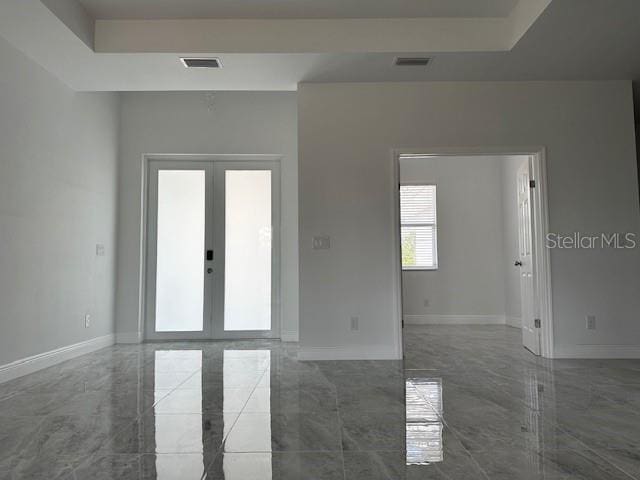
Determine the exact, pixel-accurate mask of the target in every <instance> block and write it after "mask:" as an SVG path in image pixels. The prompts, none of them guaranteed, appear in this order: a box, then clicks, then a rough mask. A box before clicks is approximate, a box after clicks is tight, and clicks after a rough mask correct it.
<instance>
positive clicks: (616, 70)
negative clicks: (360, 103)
mask: <svg viewBox="0 0 640 480" xmlns="http://www.w3.org/2000/svg"><path fill="white" fill-rule="evenodd" d="M105 1H106V0H105ZM113 1H117V0H113ZM130 1H134V0H130ZM181 1H188V0H181ZM238 1H240V0H238ZM264 1H268V0H264ZM293 1H297V0H292V2H293ZM301 1H302V0H301ZM364 1H366V0H363V2H364ZM612 1H613V0H553V1H551V3H550V4H549V3H548V2H546V3H545V0H521V1H520V2H519V3H518V5H517V6H516V7H515V9H514V11H512V12H511V13H510V15H509V17H507V18H497V19H496V18H485V17H478V18H458V19H451V18H445V19H442V18H424V19H419V18H418V19H396V20H381V19H363V18H359V19H333V20H331V19H306V20H295V19H290V20H269V19H260V20H249V19H244V20H242V19H241V20H220V19H217V20H206V19H205V20H176V19H173V20H149V21H144V20H142V21H141V20H131V19H125V20H98V21H97V22H96V21H94V20H93V19H92V18H91V17H90V16H89V15H87V14H86V11H84V9H80V10H78V9H77V8H74V6H75V7H78V4H77V3H76V1H75V0H42V1H41V0H0V36H2V37H4V38H5V39H6V40H8V41H9V42H10V43H12V44H13V45H14V46H15V47H16V48H18V49H19V50H21V51H22V52H24V53H25V54H26V55H27V56H29V57H30V58H32V59H33V60H34V61H36V62H37V63H39V64H40V65H41V66H42V67H44V68H45V69H47V70H49V71H50V72H51V73H53V74H54V75H56V76H57V77H58V78H60V79H61V80H62V81H63V82H65V83H66V84H68V85H69V86H70V87H72V88H74V89H76V90H79V91H126V90H153V91H167V90H172V91H176V90H207V91H210V90H295V89H296V88H297V86H298V83H299V82H387V81H402V82H406V81H452V80H453V81H484V80H487V81H505V80H507V81H521V80H631V79H639V78H640V28H638V25H640V0H615V6H616V8H611V2H612ZM474 2H477V3H481V0H474ZM536 4H537V7H538V10H537V11H534V12H533V14H532V12H531V10H527V9H526V8H525V9H523V8H522V7H523V6H524V7H528V8H531V7H532V6H536ZM45 5H47V6H45ZM518 11H519V13H520V15H516V14H517V13H518ZM54 12H55V13H54ZM518 19H520V21H516V20H518ZM523 19H524V20H523ZM218 22H221V23H218ZM220 26H222V27H223V28H226V29H227V30H226V31H227V32H229V35H226V34H221V30H220V29H219V28H218V27H220ZM350 26H355V27H357V28H358V29H359V30H358V31H357V32H356V31H354V30H352V29H350ZM192 27H193V28H192ZM243 29H244V32H247V33H249V34H250V35H245V34H244V33H243ZM327 29H333V32H334V33H336V34H337V33H339V34H341V35H344V36H343V37H342V38H337V36H336V35H334V34H329V33H327V32H328V30H327ZM385 29H386V31H385ZM390 29H391V30H393V29H396V30H395V31H396V32H397V33H398V34H397V35H392V34H391V30H390ZM411 29H413V30H411ZM95 32H97V33H98V34H97V35H95V36H94V33H95ZM245 37H246V38H245ZM185 42H187V43H185ZM192 49H193V50H192ZM191 54H201V55H211V56H217V57H220V58H221V59H222V62H223V65H224V68H221V69H215V70H213V71H207V70H204V71H203V70H198V69H196V70H188V69H185V68H184V67H183V66H182V64H181V63H180V61H179V57H180V56H181V55H185V56H190V55H191ZM399 55H407V56H418V55H425V56H429V57H431V58H432V59H433V61H432V62H431V63H430V64H429V66H427V67H426V68H422V67H417V68H415V67H395V66H394V65H393V60H394V58H395V57H396V56H399Z"/></svg>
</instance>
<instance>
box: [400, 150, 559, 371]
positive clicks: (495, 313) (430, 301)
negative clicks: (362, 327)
mask: <svg viewBox="0 0 640 480" xmlns="http://www.w3.org/2000/svg"><path fill="white" fill-rule="evenodd" d="M395 158H396V167H397V168H396V178H397V180H398V182H397V184H398V190H397V192H396V197H397V203H396V206H397V218H398V222H397V225H398V231H397V244H398V248H397V250H398V253H397V255H398V264H399V265H400V266H399V270H400V271H399V274H398V276H399V294H398V297H399V298H400V299H401V305H400V311H401V318H402V325H403V327H404V328H403V335H401V337H402V338H403V340H404V351H405V360H406V358H407V353H408V352H407V350H409V351H410V350H411V346H412V344H411V342H412V338H411V332H412V331H413V330H416V331H422V330H424V332H427V333H429V334H433V335H444V336H445V337H446V336H449V338H452V337H451V336H455V335H456V332H462V334H469V333H470V332H471V331H473V332H474V333H473V335H475V336H483V335H487V336H491V335H492V334H495V335H498V336H500V335H503V336H504V337H505V338H508V339H509V341H510V342H511V343H514V342H516V341H517V342H518V344H519V345H520V347H519V348H520V349H521V350H522V349H526V350H527V351H529V352H530V353H531V354H533V355H539V356H544V357H552V356H553V347H552V346H553V325H552V316H551V293H550V279H549V252H548V250H547V248H546V244H545V241H546V236H547V233H548V227H547V224H548V220H547V218H548V213H547V203H546V179H545V176H544V172H545V168H544V167H545V165H544V151H542V150H539V151H535V150H533V151H516V152H515V153H512V152H505V151H500V152H495V153H494V152H479V151H473V152H469V151H463V152H449V151H448V152H437V153H436V152H433V153H432V152H428V153H420V152H400V153H396V156H395ZM424 332H423V333H424ZM492 332H493V333H492ZM461 336H463V335H461ZM505 341H506V340H505ZM514 346H515V347H517V345H514ZM409 368H410V367H409Z"/></svg>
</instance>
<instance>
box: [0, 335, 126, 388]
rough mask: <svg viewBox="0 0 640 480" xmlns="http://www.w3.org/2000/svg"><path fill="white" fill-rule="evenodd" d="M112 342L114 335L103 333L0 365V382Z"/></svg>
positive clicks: (92, 350) (93, 350)
mask: <svg viewBox="0 0 640 480" xmlns="http://www.w3.org/2000/svg"><path fill="white" fill-rule="evenodd" d="M114 342H115V335H113V334H110V335H104V336H102V337H96V338H92V339H91V340H86V341H84V342H80V343H75V344H73V345H67V346H65V347H60V348H56V349H55V350H50V351H48V352H44V353H39V354H38V355H33V356H31V357H27V358H22V359H20V360H16V361H15V362H11V363H7V364H6V365H1V366H0V383H4V382H8V381H9V380H13V379H14V378H18V377H22V376H24V375H28V374H30V373H34V372H37V371H38V370H42V369H43V368H47V367H52V366H53V365H56V364H58V363H61V362H64V361H65V360H70V359H72V358H75V357H79V356H80V355H84V354H86V353H91V352H95V351H96V350H100V349H101V348H105V347H109V346H111V345H113V344H114Z"/></svg>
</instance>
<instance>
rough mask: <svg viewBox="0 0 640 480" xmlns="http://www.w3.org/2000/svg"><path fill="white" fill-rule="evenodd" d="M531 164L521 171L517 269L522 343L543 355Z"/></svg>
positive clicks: (519, 179)
mask: <svg viewBox="0 0 640 480" xmlns="http://www.w3.org/2000/svg"><path fill="white" fill-rule="evenodd" d="M529 172H530V170H529V163H528V162H526V163H525V164H524V165H523V166H522V167H520V169H519V170H518V178H517V182H518V250H519V258H518V259H517V260H516V262H515V266H516V267H518V268H519V269H520V298H521V308H522V343H523V345H524V346H525V348H527V349H528V350H530V351H531V352H533V353H534V354H536V355H540V329H539V328H537V327H536V324H535V309H534V294H535V292H534V284H533V275H534V271H533V252H532V227H531V185H530V180H531V176H530V174H529Z"/></svg>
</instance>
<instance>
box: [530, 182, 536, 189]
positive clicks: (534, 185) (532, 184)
mask: <svg viewBox="0 0 640 480" xmlns="http://www.w3.org/2000/svg"><path fill="white" fill-rule="evenodd" d="M529 187H530V188H536V181H535V180H529Z"/></svg>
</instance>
